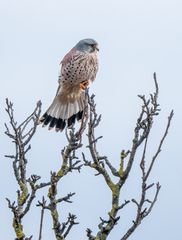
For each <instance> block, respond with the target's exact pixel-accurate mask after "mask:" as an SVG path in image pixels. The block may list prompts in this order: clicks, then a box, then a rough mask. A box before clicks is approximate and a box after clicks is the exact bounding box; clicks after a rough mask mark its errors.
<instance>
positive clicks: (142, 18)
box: [0, 0, 182, 240]
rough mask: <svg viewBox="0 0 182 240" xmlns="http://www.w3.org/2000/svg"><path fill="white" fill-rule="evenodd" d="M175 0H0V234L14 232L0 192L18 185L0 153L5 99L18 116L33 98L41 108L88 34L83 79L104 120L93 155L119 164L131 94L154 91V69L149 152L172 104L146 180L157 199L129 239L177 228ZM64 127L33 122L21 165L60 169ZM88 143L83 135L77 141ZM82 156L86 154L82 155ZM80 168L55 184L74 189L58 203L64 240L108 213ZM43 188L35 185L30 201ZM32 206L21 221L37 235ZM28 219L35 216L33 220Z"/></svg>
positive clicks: (129, 190)
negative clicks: (92, 64)
mask: <svg viewBox="0 0 182 240" xmlns="http://www.w3.org/2000/svg"><path fill="white" fill-rule="evenodd" d="M181 26H182V2H181V1H180V0H165V1H164V0H150V1H146V0H92V1H84V0H76V1H70V0H62V1H60V0H53V1H48V0H44V1H43V0H31V1H28V0H0V79H1V94H0V112H1V118H0V128H1V141H0V145H1V161H0V169H1V174H0V178H1V181H0V188H1V193H0V199H1V200H0V213H1V221H0V238H1V239H7V240H9V239H14V238H15V236H14V232H13V230H12V227H11V224H12V213H11V212H10V210H9V209H8V207H7V203H6V201H5V197H8V198H10V199H11V200H14V198H15V193H16V190H17V185H16V182H15V179H14V175H13V174H12V173H13V172H12V166H11V160H9V159H6V158H4V155H5V154H12V153H13V150H14V148H13V147H12V145H11V142H10V140H9V139H8V138H7V137H6V136H5V135H4V134H3V133H4V130H5V128H4V122H6V121H8V118H7V115H6V113H5V110H4V108H5V98H6V97H8V98H9V99H10V100H11V101H13V102H14V108H15V115H16V118H17V120H18V121H19V122H20V121H22V120H23V119H24V118H25V117H26V116H27V115H28V114H29V113H31V111H32V110H33V108H34V106H35V104H36V102H37V100H39V99H41V101H42V103H43V108H42V110H43V111H44V110H46V108H47V107H48V105H49V104H50V103H51V101H52V98H53V97H54V95H55V92H56V88H57V74H58V70H59V68H58V67H59V62H60V61H61V59H62V58H63V56H64V55H65V54H66V53H67V52H68V51H69V50H70V49H71V48H72V47H73V46H74V45H75V44H76V43H77V42H78V41H79V40H80V39H83V38H94V39H95V40H97V42H98V43H99V46H100V52H99V63H100V64H99V65H100V67H99V73H98V75H97V78H96V81H95V82H94V83H93V85H92V86H91V87H90V92H93V93H95V95H96V102H97V107H98V112H99V113H102V123H101V125H100V127H99V128H98V132H97V133H98V135H103V136H104V138H103V140H102V141H101V142H100V144H99V146H98V147H99V150H100V152H101V154H103V155H107V156H108V157H109V159H110V161H111V162H112V163H113V164H114V165H115V166H117V164H118V163H119V154H120V151H121V150H122V149H123V148H124V149H128V148H130V146H131V141H132V134H133V129H134V127H135V122H136V118H137V116H138V114H139V110H140V101H139V99H138V98H137V95H138V94H146V95H148V94H149V93H150V92H153V91H154V84H153V79H152V75H153V72H154V71H155V72H156V73H157V78H158V83H159V87H160V99H159V101H160V104H161V109H162V111H161V113H160V116H159V117H158V118H157V119H156V122H155V124H154V129H153V133H152V139H151V148H150V149H149V153H148V156H149V158H150V157H151V156H152V153H154V150H155V147H156V146H157V143H158V142H159V140H160V137H161V136H162V133H163V131H164V128H165V124H166V122H167V116H168V114H169V112H170V110H171V109H174V112H175V116H174V119H173V122H172V126H171V129H170V132H169V135H168V137H167V140H166V142H165V144H164V146H163V151H162V153H161V154H160V156H159V158H158V160H157V161H156V164H155V166H154V169H153V172H152V175H151V178H150V180H151V182H157V181H159V182H160V184H161V185H162V189H161V192H160V194H159V197H158V201H157V203H156V205H155V207H154V209H153V211H152V213H151V214H150V215H149V217H147V218H146V219H145V220H144V221H143V223H142V225H141V226H139V228H138V229H137V230H136V231H135V233H134V234H133V235H132V236H131V237H130V239H131V240H136V239H140V240H146V239H147V240H153V239H165V240H171V239H175V240H178V239H179V240H180V239H182V233H181V229H180V226H181V215H182V207H181V198H182V191H181V179H182V162H181V156H182V154H181V150H180V147H181V135H182V129H181V122H182V104H181V89H182V84H181V79H182V67H181V62H182V27H181ZM65 143H66V141H65V136H64V134H63V133H55V132H50V131H48V130H47V129H42V128H41V127H40V128H38V130H37V133H36V135H35V136H34V139H33V141H32V150H31V152H30V153H29V155H28V157H29V159H28V161H29V162H28V173H30V174H32V173H36V174H40V175H41V176H42V178H43V180H44V181H46V180H48V177H49V173H50V171H51V170H54V171H56V170H58V168H59V165H60V162H59V161H60V151H61V149H62V148H63V147H64V144H65ZM85 144H86V142H85ZM88 157H89V155H88ZM139 160H140V157H139V155H138V159H137V158H136V161H135V165H134V167H133V169H132V172H131V174H130V177H129V179H128V182H127V184H126V185H125V187H124V191H123V193H122V194H123V195H122V200H123V199H128V198H129V199H131V198H133V197H137V196H138V192H139V190H138V187H139V185H138V184H137V183H138V181H139V180H140V171H139V170H138V167H137V161H139ZM94 173H95V172H94V171H92V170H90V169H87V168H84V169H83V171H82V173H81V174H77V173H73V174H69V175H68V176H67V177H65V178H64V179H63V181H61V182H60V183H59V194H60V196H64V195H66V194H67V193H69V192H76V193H77V194H76V195H75V196H74V197H73V199H72V200H73V201H74V202H73V203H72V204H67V203H63V205H62V206H60V208H59V210H60V215H61V217H62V220H63V221H64V220H66V217H67V214H68V212H72V213H74V214H76V215H77V216H78V221H79V222H80V225H77V226H76V227H74V228H73V229H72V231H71V234H70V235H69V237H68V239H70V240H71V239H87V237H86V234H85V229H86V228H91V229H92V230H93V233H96V232H97V230H98V229H97V225H98V223H99V217H103V218H106V215H107V212H108V210H109V208H110V201H111V199H110V194H109V191H108V189H107V188H106V186H105V184H104V181H103V179H102V178H101V177H95V176H94ZM43 194H45V195H46V191H42V192H40V194H38V196H37V199H36V200H35V201H34V203H33V205H34V206H35V205H36V203H37V201H38V200H40V199H41V197H42V195H43ZM134 210H135V208H134V206H133V205H132V204H131V205H130V206H127V207H126V208H125V210H124V211H123V212H122V216H121V220H120V223H119V224H118V225H117V226H116V228H115V230H113V231H112V233H111V235H110V236H109V238H108V239H110V240H111V239H112V240H117V239H120V238H121V236H122V235H123V233H124V232H125V230H126V229H127V226H130V224H131V222H132V220H133V216H134V214H135V212H134ZM39 219H40V209H37V208H36V207H33V209H32V212H30V213H29V214H28V215H27V216H26V217H25V219H24V222H23V223H24V230H25V233H26V234H27V236H29V235H31V234H33V236H34V238H33V239H37V237H38V224H39ZM50 220H51V218H50V215H49V213H48V212H47V213H46V218H45V225H44V231H43V239H44V240H50V239H54V235H53V232H52V230H51V228H52V225H51V222H50ZM32 222H33V224H32Z"/></svg>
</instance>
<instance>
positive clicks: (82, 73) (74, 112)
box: [39, 38, 99, 131]
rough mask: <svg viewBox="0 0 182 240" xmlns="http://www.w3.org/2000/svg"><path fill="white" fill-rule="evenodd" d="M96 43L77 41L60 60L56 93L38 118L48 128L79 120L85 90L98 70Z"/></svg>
mask: <svg viewBox="0 0 182 240" xmlns="http://www.w3.org/2000/svg"><path fill="white" fill-rule="evenodd" d="M97 51H99V48H98V43H97V42H96V41H95V40H94V39H90V38H88V39H83V40H81V41H79V42H78V43H77V44H76V45H75V46H74V47H73V48H72V49H71V50H70V51H69V52H68V53H67V54H66V55H65V57H64V58H63V60H62V61H61V63H60V65H61V69H60V74H59V80H58V83H59V86H58V89H57V93H56V96H55V98H54V100H53V102H52V104H51V105H50V107H49V108H48V109H47V111H46V112H45V113H44V115H43V116H42V117H41V118H40V120H39V122H40V123H42V124H43V127H44V126H47V125H48V126H49V129H53V128H55V130H56V131H62V130H63V129H64V128H65V126H66V125H67V126H68V127H70V126H72V125H73V124H74V123H75V121H76V120H78V121H79V120H81V119H82V117H83V111H84V109H85V107H86V105H87V101H86V94H85V90H86V89H87V87H88V85H89V83H90V82H93V81H94V80H95V77H96V74H97V71H98V61H97Z"/></svg>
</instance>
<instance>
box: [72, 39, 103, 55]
mask: <svg viewBox="0 0 182 240" xmlns="http://www.w3.org/2000/svg"><path fill="white" fill-rule="evenodd" d="M75 48H76V50H79V51H81V52H85V53H92V52H94V51H99V48H98V43H97V42H96V41H95V40H94V39H91V38H87V39H83V40H80V41H79V42H78V43H77V44H76V45H75Z"/></svg>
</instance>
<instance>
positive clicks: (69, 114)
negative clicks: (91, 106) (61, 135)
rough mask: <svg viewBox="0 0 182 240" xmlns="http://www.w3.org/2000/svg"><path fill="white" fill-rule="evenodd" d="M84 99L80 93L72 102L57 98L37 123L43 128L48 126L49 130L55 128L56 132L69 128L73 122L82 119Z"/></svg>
mask: <svg viewBox="0 0 182 240" xmlns="http://www.w3.org/2000/svg"><path fill="white" fill-rule="evenodd" d="M86 105H87V103H86V97H85V93H84V92H82V93H81V94H80V95H79V96H78V97H77V98H75V100H74V101H69V99H68V100H67V101H62V100H61V99H60V98H59V97H58V96H56V97H55V99H54V101H53V102H52V104H51V105H50V107H49V108H48V109H47V111H46V112H45V113H44V115H43V116H42V117H41V118H40V120H39V122H40V123H42V124H43V127H45V126H49V130H50V129H53V128H55V130H56V131H62V130H63V129H64V128H65V126H66V125H67V126H68V127H71V126H72V125H73V124H74V123H75V121H76V120H77V121H79V120H81V119H82V117H83V111H84V109H85V106H86Z"/></svg>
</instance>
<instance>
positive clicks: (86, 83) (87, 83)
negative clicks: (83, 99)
mask: <svg viewBox="0 0 182 240" xmlns="http://www.w3.org/2000/svg"><path fill="white" fill-rule="evenodd" d="M88 85H89V82H88V81H84V82H81V83H80V88H81V89H82V90H85V89H86V88H87V87H88Z"/></svg>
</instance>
